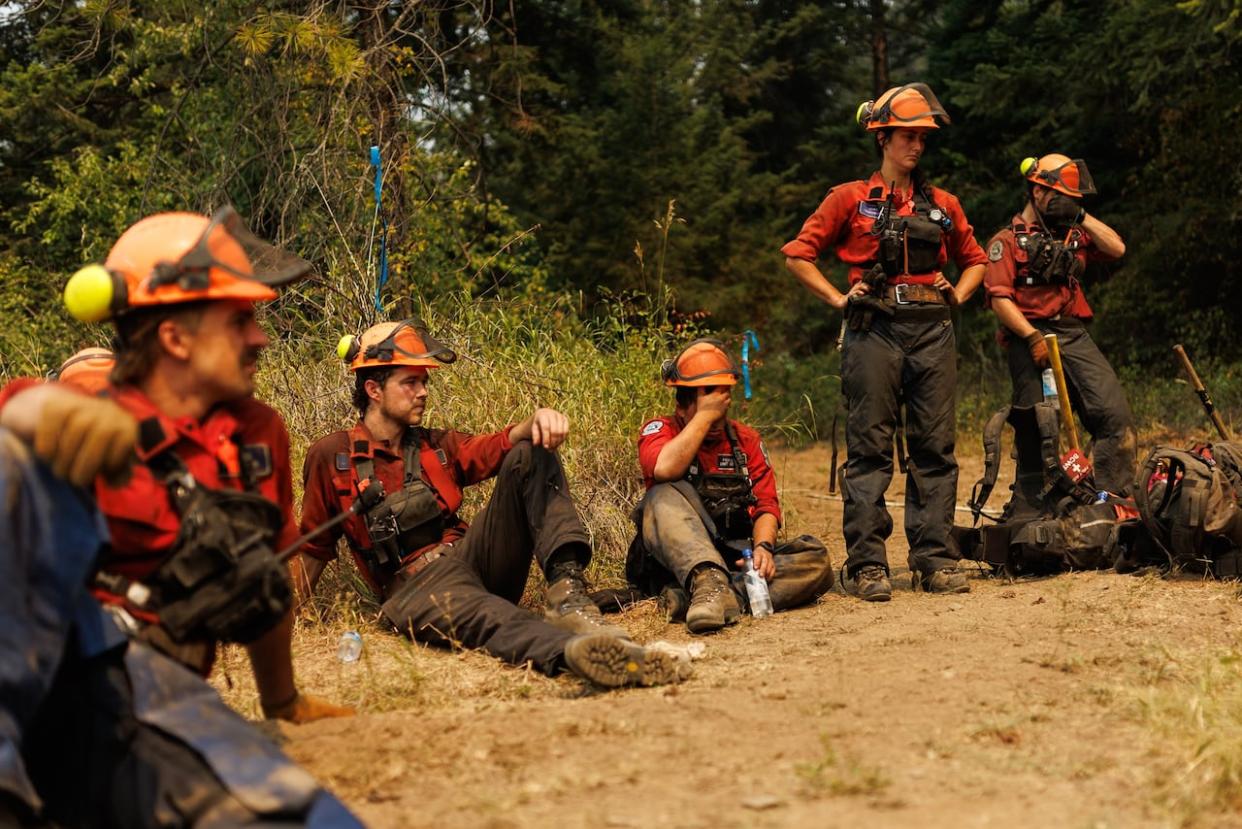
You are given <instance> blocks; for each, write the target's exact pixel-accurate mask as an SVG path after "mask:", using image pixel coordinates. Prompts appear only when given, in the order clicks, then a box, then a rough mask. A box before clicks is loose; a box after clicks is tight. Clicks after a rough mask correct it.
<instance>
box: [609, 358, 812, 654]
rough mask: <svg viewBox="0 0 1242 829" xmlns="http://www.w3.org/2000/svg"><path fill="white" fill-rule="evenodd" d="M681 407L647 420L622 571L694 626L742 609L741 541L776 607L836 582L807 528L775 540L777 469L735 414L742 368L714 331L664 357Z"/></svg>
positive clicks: (711, 624) (724, 621)
mask: <svg viewBox="0 0 1242 829" xmlns="http://www.w3.org/2000/svg"><path fill="white" fill-rule="evenodd" d="M662 374H663V379H664V382H665V385H668V386H671V387H673V389H674V390H675V392H676V401H677V409H676V411H675V412H674V413H673V414H672V415H671V416H669V417H658V418H656V419H654V420H650V421H648V422H647V423H646V424H644V425H643V427H642V430H641V433H640V435H639V438H638V462H639V466H640V467H641V468H642V474H643V486H645V487H646V488H647V494H646V495H645V496H644V497H643V500H642V502H641V503H640V504H639V506H638V510H637V511H636V521H637V523H638V530H639V532H638V535H637V537H636V538H635V540H634V543H633V544H632V545H631V546H630V553H629V556H628V557H627V561H626V576H627V578H628V579H629V581H630V583H631V584H633V585H634V586H635V587H637V588H638V589H639V590H640V591H641V592H643V593H645V594H647V595H660V596H661V597H662V599H663V600H664V602H665V604H666V607H667V609H668V611H669V617H670V621H676V620H678V619H680V618H681V617H682V615H683V614H684V616H685V621H686V627H687V628H689V629H690V632H691V633H707V632H710V631H713V630H719V629H720V628H722V627H724V626H725V625H729V624H733V623H734V622H736V621H737V619H738V617H739V616H740V615H741V612H742V611H741V604H740V602H739V600H738V597H739V595H740V596H745V590H744V588H742V587H741V584H740V579H741V574H740V573H737V576H736V578H735V579H734V580H732V581H731V579H730V576H729V574H730V571H731V570H732V571H739V570H740V569H741V568H742V565H743V560H742V550H744V549H745V548H751V549H752V550H753V552H754V566H755V570H757V571H758V572H759V574H760V575H761V576H763V577H764V578H765V579H767V580H768V581H769V582H770V585H769V592H770V594H771V598H772V605H773V608H774V609H775V610H784V609H787V608H791V607H797V606H798V605H802V604H806V603H807V602H812V601H814V600H815V599H817V598H819V597H820V596H821V595H823V594H824V593H825V592H827V591H828V590H829V589H830V588H831V587H832V582H833V573H832V562H831V561H829V558H828V551H827V550H826V549H825V548H824V546H823V544H821V543H820V542H819V540H818V539H815V538H813V537H811V536H808V535H804V536H801V537H800V538H797V539H793V540H790V541H786V542H778V541H777V537H776V535H777V530H779V529H780V525H781V506H780V501H779V500H778V498H777V495H776V475H775V474H774V473H773V471H772V466H771V464H770V462H769V460H768V453H767V450H765V449H764V448H763V442H762V441H761V440H760V439H759V433H758V432H756V431H755V430H754V429H752V428H750V427H749V426H746V425H745V424H743V423H740V422H738V421H736V420H731V419H730V418H729V416H728V415H729V403H730V400H731V397H732V389H733V386H734V385H736V384H737V378H738V370H737V366H736V364H734V362H733V359H732V358H731V357H730V356H729V355H728V353H727V352H726V351H725V348H724V345H723V344H722V343H721V342H720V341H718V340H696V341H694V342H692V343H690V344H689V345H687V346H686V347H685V348H684V349H682V351H681V353H679V354H678V355H677V356H676V357H675V358H673V359H672V360H669V361H667V362H666V363H665V364H664V367H663V370H662Z"/></svg>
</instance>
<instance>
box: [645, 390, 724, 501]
mask: <svg viewBox="0 0 1242 829" xmlns="http://www.w3.org/2000/svg"><path fill="white" fill-rule="evenodd" d="M702 399H706V396H705V397H704V398H702ZM718 420H720V418H719V417H718V416H716V415H714V414H713V413H711V412H707V411H704V410H703V409H702V408H701V407H700V409H699V410H698V411H697V412H695V415H694V417H692V418H690V422H689V423H687V424H686V428H684V429H682V430H681V432H680V433H678V435H677V437H675V438H673V439H672V440H670V441H669V442H668V443H666V444H664V447H663V448H662V449H660V455H659V457H657V458H656V463H655V470H654V471H653V473H652V477H653V478H654V479H655V480H656V482H657V483H665V482H667V481H678V480H681V479H682V478H684V477H685V476H686V470H687V469H689V468H690V464H691V463H692V462H693V461H694V456H695V455H697V454H698V453H699V447H700V446H702V445H703V439H704V438H705V437H706V436H707V433H708V432H709V431H711V428H712V426H713V425H715V423H716V422H717V421H718Z"/></svg>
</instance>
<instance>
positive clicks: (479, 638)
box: [383, 441, 591, 674]
mask: <svg viewBox="0 0 1242 829" xmlns="http://www.w3.org/2000/svg"><path fill="white" fill-rule="evenodd" d="M567 548H568V549H571V550H572V551H573V552H574V554H575V555H576V557H577V558H578V560H579V561H580V562H581V563H582V564H583V566H585V565H586V564H587V563H588V562H589V561H590V558H591V547H590V542H589V538H588V536H587V532H586V528H585V527H584V526H583V525H582V519H581V518H580V517H579V515H578V510H577V508H576V507H575V506H574V503H573V499H572V498H571V497H570V495H569V487H568V484H567V483H566V481H565V470H564V469H563V468H562V466H561V461H560V458H558V457H557V456H556V454H555V453H553V452H549V451H547V450H546V449H541V448H539V447H534V446H532V445H531V444H530V442H529V441H522V442H521V443H518V444H516V445H515V446H514V447H513V449H512V450H510V452H509V454H508V455H507V456H506V457H505V460H504V463H503V464H501V467H500V472H499V473H498V475H497V476H496V489H495V490H494V491H493V493H492V497H491V500H489V501H488V503H487V506H486V507H485V508H484V509H483V511H482V512H481V513H479V516H478V517H477V518H476V519H475V521H474V523H473V524H472V525H471V526H470V529H469V530H467V531H466V534H465V535H464V536H463V537H462V538H461V539H460V540H459V541H457V542H456V543H455V544H454V545H453V546H452V547H451V548H448V549H446V550H445V554H444V555H443V556H441V557H440V558H439V559H437V560H436V561H434V562H432V563H431V564H429V565H427V566H426V567H425V568H423V569H422V570H421V571H419V572H418V573H416V574H415V575H414V576H412V577H411V578H409V579H408V580H407V581H405V582H404V583H402V584H400V585H399V586H396V587H395V588H394V589H393V592H392V594H391V596H390V597H389V598H388V599H387V601H385V602H384V607H383V612H384V616H385V618H387V619H388V621H389V622H390V623H391V624H392V625H393V626H394V627H396V628H397V629H398V630H399V631H401V632H402V633H404V634H406V635H407V636H410V637H411V638H413V639H416V640H418V641H420V642H427V643H430V644H436V645H445V646H454V645H455V646H459V647H464V648H481V649H483V650H485V651H487V652H488V653H490V654H491V655H492V656H495V657H497V658H499V659H502V660H504V661H505V662H508V663H510V664H512V665H522V664H524V663H526V662H531V663H533V664H534V666H535V667H536V668H538V669H539V670H540V671H542V672H544V673H546V674H555V673H557V672H559V671H561V670H563V669H564V662H563V658H562V657H563V654H564V651H565V643H566V642H568V641H569V640H570V639H571V638H572V637H573V634H571V633H569V632H568V631H565V630H562V629H561V628H559V627H556V626H554V625H551V624H549V623H548V622H546V621H544V619H543V618H542V617H541V616H539V615H537V614H535V613H532V612H531V611H529V610H527V609H525V608H522V607H518V605H517V602H518V601H519V600H520V599H521V598H522V591H523V590H524V589H525V587H526V579H527V576H528V575H529V574H530V565H531V561H532V560H534V561H537V562H538V563H539V566H540V567H541V568H543V569H544V571H545V572H546V571H547V565H548V563H549V561H550V560H551V559H552V558H553V556H554V555H556V554H559V553H560V552H561V551H564V550H566V549H567Z"/></svg>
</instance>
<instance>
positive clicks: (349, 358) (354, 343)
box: [336, 334, 358, 363]
mask: <svg viewBox="0 0 1242 829" xmlns="http://www.w3.org/2000/svg"><path fill="white" fill-rule="evenodd" d="M336 356H338V357H340V358H341V359H342V360H344V361H345V362H347V363H352V362H353V361H354V358H355V357H357V356H358V338H357V337H355V336H354V335H353V334H346V335H345V336H344V337H341V339H340V340H339V341H338V342H337V344H336Z"/></svg>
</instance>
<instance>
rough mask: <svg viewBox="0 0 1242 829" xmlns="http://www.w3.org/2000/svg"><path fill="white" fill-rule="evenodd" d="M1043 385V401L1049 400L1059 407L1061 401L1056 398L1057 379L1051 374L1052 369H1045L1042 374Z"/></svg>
mask: <svg viewBox="0 0 1242 829" xmlns="http://www.w3.org/2000/svg"><path fill="white" fill-rule="evenodd" d="M1043 383H1044V400H1050V401H1052V402H1053V403H1056V404H1058V405H1060V403H1061V399H1060V398H1059V397H1058V396H1057V377H1056V375H1055V374H1053V373H1052V369H1050V368H1046V369H1044V373H1043Z"/></svg>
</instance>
